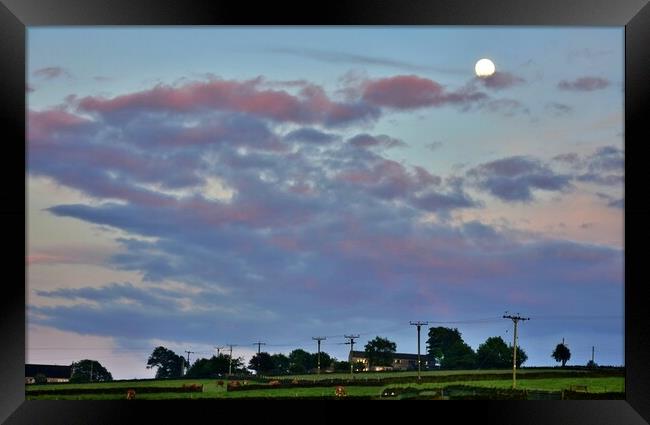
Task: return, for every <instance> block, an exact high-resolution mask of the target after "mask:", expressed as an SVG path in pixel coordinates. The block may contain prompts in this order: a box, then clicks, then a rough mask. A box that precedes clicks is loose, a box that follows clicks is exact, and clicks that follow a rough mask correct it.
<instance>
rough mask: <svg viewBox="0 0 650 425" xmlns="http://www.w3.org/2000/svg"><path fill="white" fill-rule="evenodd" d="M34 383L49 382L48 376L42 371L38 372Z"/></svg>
mask: <svg viewBox="0 0 650 425" xmlns="http://www.w3.org/2000/svg"><path fill="white" fill-rule="evenodd" d="M34 383H35V384H47V376H45V375H44V374H42V373H37V374H36V376H34Z"/></svg>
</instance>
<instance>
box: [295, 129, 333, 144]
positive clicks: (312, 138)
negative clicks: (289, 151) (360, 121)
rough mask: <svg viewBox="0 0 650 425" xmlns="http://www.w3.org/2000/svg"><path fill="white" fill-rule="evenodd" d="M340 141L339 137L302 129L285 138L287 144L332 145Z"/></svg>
mask: <svg viewBox="0 0 650 425" xmlns="http://www.w3.org/2000/svg"><path fill="white" fill-rule="evenodd" d="M337 139H338V136H336V135H334V134H330V133H323V132H322V131H318V130H316V129H313V128H300V129H298V130H293V131H291V132H290V133H288V134H287V135H286V136H284V140H285V141H287V142H309V143H316V144H319V143H331V142H333V141H335V140H337Z"/></svg>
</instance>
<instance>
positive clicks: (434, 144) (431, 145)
mask: <svg viewBox="0 0 650 425" xmlns="http://www.w3.org/2000/svg"><path fill="white" fill-rule="evenodd" d="M442 145H443V143H442V142H439V141H436V142H431V143H427V144H426V145H424V146H425V147H426V148H427V149H429V150H432V151H435V150H437V149H440V148H441V147H442Z"/></svg>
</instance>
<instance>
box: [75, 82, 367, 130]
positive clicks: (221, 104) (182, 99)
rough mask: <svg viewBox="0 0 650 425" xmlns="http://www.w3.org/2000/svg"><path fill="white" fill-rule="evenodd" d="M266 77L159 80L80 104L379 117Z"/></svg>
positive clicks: (309, 119)
mask: <svg viewBox="0 0 650 425" xmlns="http://www.w3.org/2000/svg"><path fill="white" fill-rule="evenodd" d="M260 83H261V80H260V79H255V80H249V81H243V82H239V81H234V80H221V79H215V78H213V79H210V80H208V81H200V82H191V83H186V84H184V85H181V86H167V85H158V86H156V87H154V88H152V89H150V90H145V91H140V92H137V93H131V94H127V95H121V96H117V97H114V98H110V99H109V98H103V97H93V96H89V97H84V98H82V99H79V100H78V106H79V108H80V109H81V110H84V111H87V112H95V113H99V114H110V113H114V112H119V111H128V110H131V109H146V110H150V111H173V112H194V111H200V110H204V109H211V110H224V111H233V112H243V113H249V114H255V115H258V116H261V117H265V118H269V119H272V120H276V121H281V122H296V123H319V122H320V123H325V124H331V125H336V124H341V123H346V122H348V121H353V120H362V119H366V118H376V117H377V115H378V111H376V110H373V109H372V108H368V107H367V106H366V105H361V104H344V103H338V102H335V101H333V100H331V99H330V98H329V97H328V96H327V95H326V94H325V92H324V91H323V89H322V88H321V87H318V86H316V85H307V86H305V87H303V88H302V89H301V90H300V91H299V92H298V94H297V95H293V94H290V93H288V92H286V91H284V90H271V89H263V88H261V87H260Z"/></svg>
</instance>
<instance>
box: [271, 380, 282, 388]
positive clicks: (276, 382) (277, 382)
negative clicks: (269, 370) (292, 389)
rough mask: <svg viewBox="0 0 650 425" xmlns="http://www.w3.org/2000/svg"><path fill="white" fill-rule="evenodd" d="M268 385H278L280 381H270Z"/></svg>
mask: <svg viewBox="0 0 650 425" xmlns="http://www.w3.org/2000/svg"><path fill="white" fill-rule="evenodd" d="M269 385H270V386H272V387H279V386H280V381H271V382H269Z"/></svg>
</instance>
